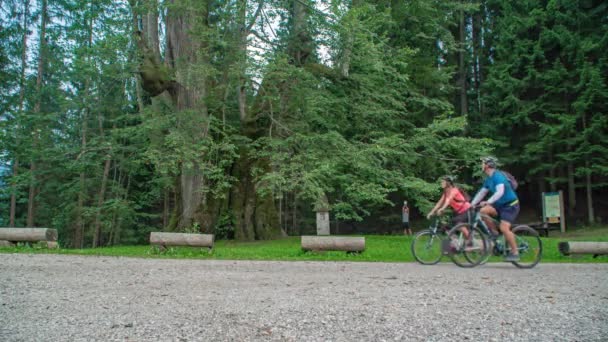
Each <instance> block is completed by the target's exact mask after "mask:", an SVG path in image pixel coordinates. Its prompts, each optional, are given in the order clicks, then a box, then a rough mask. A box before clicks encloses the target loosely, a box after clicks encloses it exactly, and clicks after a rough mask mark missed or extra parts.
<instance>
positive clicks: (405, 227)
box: [402, 222, 410, 229]
mask: <svg viewBox="0 0 608 342" xmlns="http://www.w3.org/2000/svg"><path fill="white" fill-rule="evenodd" d="M402 224H403V229H410V223H409V222H403V223H402Z"/></svg>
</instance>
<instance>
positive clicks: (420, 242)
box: [410, 216, 447, 265]
mask: <svg viewBox="0 0 608 342" xmlns="http://www.w3.org/2000/svg"><path fill="white" fill-rule="evenodd" d="M446 237H447V234H446V231H445V230H444V229H441V228H439V217H438V216H435V217H434V218H433V221H431V225H430V226H429V227H428V228H427V229H425V230H422V231H419V232H418V233H416V235H414V240H412V244H411V246H410V249H411V250H412V254H413V255H414V258H415V259H416V261H418V262H419V263H421V264H423V265H435V264H436V263H438V262H439V261H440V260H441V257H442V256H443V253H442V248H441V246H442V241H444V240H445V239H446Z"/></svg>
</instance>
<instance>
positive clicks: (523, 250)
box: [511, 225, 543, 268]
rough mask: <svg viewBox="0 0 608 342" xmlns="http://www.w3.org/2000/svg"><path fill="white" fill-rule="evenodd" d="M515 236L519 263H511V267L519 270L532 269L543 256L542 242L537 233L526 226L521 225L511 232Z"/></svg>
mask: <svg viewBox="0 0 608 342" xmlns="http://www.w3.org/2000/svg"><path fill="white" fill-rule="evenodd" d="M511 231H512V232H513V234H514V235H515V241H516V243H517V249H518V251H519V261H513V262H512V263H513V265H515V266H517V267H519V268H532V267H534V266H536V264H538V263H539V262H540V259H541V258H542V255H543V242H542V241H541V239H540V237H539V236H538V232H537V231H536V230H534V229H532V228H530V227H528V226H526V225H521V226H517V227H515V228H513V229H512V230H511Z"/></svg>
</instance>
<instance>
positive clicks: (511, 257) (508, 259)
mask: <svg viewBox="0 0 608 342" xmlns="http://www.w3.org/2000/svg"><path fill="white" fill-rule="evenodd" d="M504 260H505V261H506V262H513V261H519V254H511V253H509V254H507V255H506V256H505V258H504Z"/></svg>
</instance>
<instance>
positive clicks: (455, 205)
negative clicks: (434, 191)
mask: <svg viewBox="0 0 608 342" xmlns="http://www.w3.org/2000/svg"><path fill="white" fill-rule="evenodd" d="M452 193H454V197H453V198H452V200H451V201H450V207H452V210H454V212H455V213H456V214H462V213H464V212H465V211H467V210H469V208H470V207H471V203H469V202H467V200H466V199H465V198H464V196H463V195H462V193H461V192H460V190H458V188H451V189H450V190H448V191H447V192H446V194H445V196H446V198H447V197H450V195H451V194H452Z"/></svg>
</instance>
